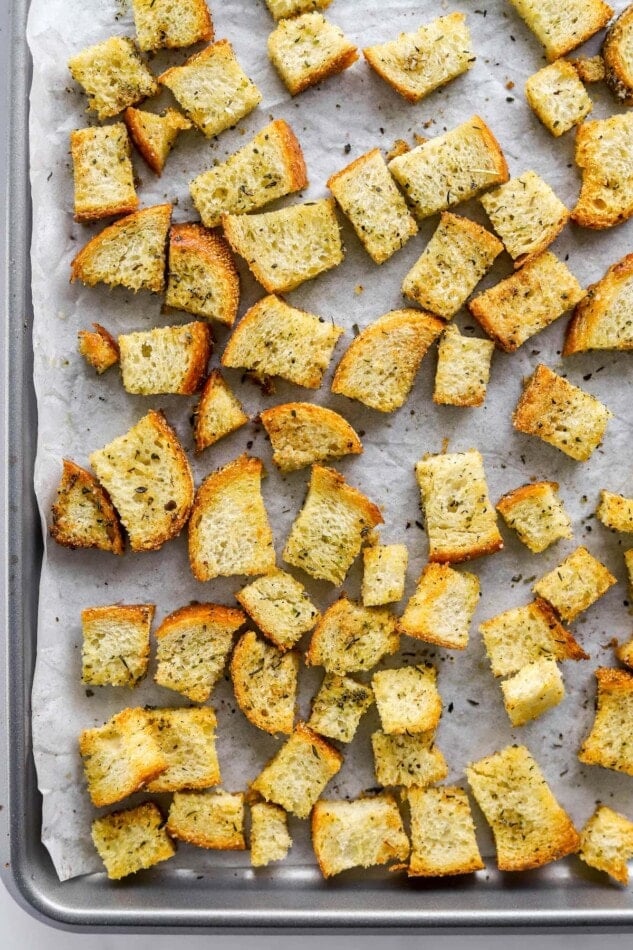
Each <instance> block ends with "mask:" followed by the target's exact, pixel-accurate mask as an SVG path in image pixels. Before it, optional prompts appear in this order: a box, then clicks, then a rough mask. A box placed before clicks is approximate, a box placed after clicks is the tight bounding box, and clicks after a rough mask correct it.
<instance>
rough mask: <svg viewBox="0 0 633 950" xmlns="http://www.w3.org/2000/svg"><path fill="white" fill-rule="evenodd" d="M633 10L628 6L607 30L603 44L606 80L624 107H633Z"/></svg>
mask: <svg viewBox="0 0 633 950" xmlns="http://www.w3.org/2000/svg"><path fill="white" fill-rule="evenodd" d="M632 44H633V8H632V7H630V6H628V7H627V8H626V9H625V10H623V12H622V13H621V14H620V16H619V17H618V18H617V20H614V22H613V23H612V24H611V26H610V27H609V29H608V30H607V35H606V36H605V38H604V43H603V44H602V56H603V60H604V78H605V79H606V81H607V85H608V87H609V89H610V90H611V92H612V93H613V94H614V96H615V97H616V99H617V100H618V102H620V103H621V104H622V105H625V106H630V105H633V58H632V56H631V48H632Z"/></svg>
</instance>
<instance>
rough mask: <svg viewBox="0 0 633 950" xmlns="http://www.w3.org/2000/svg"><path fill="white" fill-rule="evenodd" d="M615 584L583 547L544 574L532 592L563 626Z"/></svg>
mask: <svg viewBox="0 0 633 950" xmlns="http://www.w3.org/2000/svg"><path fill="white" fill-rule="evenodd" d="M615 583H616V579H615V577H614V576H613V574H612V573H611V572H610V571H609V570H608V569H607V568H606V567H605V566H604V564H601V563H600V561H598V560H596V558H595V557H593V555H591V554H590V553H589V551H588V550H587V549H586V548H583V547H579V548H576V550H575V551H574V552H573V553H572V554H570V555H568V556H567V557H566V558H565V560H564V561H562V562H561V563H560V564H559V565H558V567H555V568H554V570H553V571H550V572H549V573H548V574H545V575H544V576H543V577H541V578H540V580H538V581H537V582H536V584H534V586H533V588H532V590H533V591H534V593H535V594H537V595H538V596H539V597H542V598H543V600H546V601H547V602H548V603H549V604H551V605H552V607H553V608H554V610H555V611H556V612H557V614H558V615H559V616H560V617H561V618H562V619H563V620H564V621H566V622H567V623H570V622H571V621H572V620H574V619H575V618H576V617H577V616H578V614H580V613H582V612H583V611H584V610H587V608H588V607H591V605H592V604H594V603H595V602H596V601H597V600H598V599H599V598H600V597H602V595H603V594H606V592H607V591H608V590H609V588H610V587H612V586H613V585H614V584H615Z"/></svg>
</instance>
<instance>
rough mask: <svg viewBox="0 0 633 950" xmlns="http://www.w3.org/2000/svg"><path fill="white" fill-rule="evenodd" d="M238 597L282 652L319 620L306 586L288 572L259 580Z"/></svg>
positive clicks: (275, 573) (250, 615) (277, 572)
mask: <svg viewBox="0 0 633 950" xmlns="http://www.w3.org/2000/svg"><path fill="white" fill-rule="evenodd" d="M235 598H236V600H237V601H238V602H239V604H240V605H241V606H242V607H243V608H244V610H245V611H246V613H247V614H248V615H249V617H252V618H253V620H254V621H255V623H256V624H257V626H258V627H259V629H260V630H261V631H262V633H263V634H264V636H266V637H268V639H269V640H270V641H271V642H272V643H274V644H275V646H276V647H278V649H279V650H281V651H282V652H283V651H284V650H289V649H290V647H293V646H294V645H295V643H297V642H298V641H299V640H300V639H301V637H302V636H303V634H304V633H307V632H308V630H312V628H313V627H314V625H315V624H316V622H317V620H318V619H319V611H318V610H317V609H316V607H315V606H314V604H313V603H312V601H311V600H310V597H309V595H308V592H307V590H306V589H305V587H304V586H303V584H300V583H299V581H297V580H295V578H294V577H292V575H291V574H286V573H285V571H273V572H272V573H271V574H267V575H265V576H264V577H258V578H257V580H256V581H253V583H252V584H248V586H247V587H243V588H242V590H240V591H238V592H237V593H236V595H235Z"/></svg>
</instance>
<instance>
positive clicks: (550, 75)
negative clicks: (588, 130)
mask: <svg viewBox="0 0 633 950" xmlns="http://www.w3.org/2000/svg"><path fill="white" fill-rule="evenodd" d="M525 98H526V99H527V101H528V105H529V106H530V108H531V109H532V111H533V112H534V114H535V115H536V117H537V118H538V119H540V121H541V122H542V123H543V125H544V126H545V128H546V129H547V131H548V132H551V133H552V135H554V136H556V137H558V136H559V135H563V134H564V133H565V132H568V131H569V130H570V129H571V128H572V127H573V126H574V125H578V123H579V122H582V120H583V119H584V118H585V116H587V115H588V114H589V113H590V112H591V110H592V109H593V102H592V101H591V99H590V98H589V95H588V94H587V90H586V89H585V87H584V86H583V84H582V82H581V81H580V78H579V76H578V72H577V71H576V70H575V69H574V67H573V66H572V64H571V63H568V62H567V60H565V59H559V60H557V61H556V62H555V63H551V65H549V66H544V67H543V69H539V71H538V72H537V73H534V75H533V76H530V77H529V79H528V80H527V82H526V83H525ZM548 243H550V242H548ZM545 247H547V244H546V245H545Z"/></svg>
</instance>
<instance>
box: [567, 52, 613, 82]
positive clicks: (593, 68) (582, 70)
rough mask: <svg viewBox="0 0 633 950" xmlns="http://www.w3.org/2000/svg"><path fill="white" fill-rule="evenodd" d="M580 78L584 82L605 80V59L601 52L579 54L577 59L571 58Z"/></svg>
mask: <svg viewBox="0 0 633 950" xmlns="http://www.w3.org/2000/svg"><path fill="white" fill-rule="evenodd" d="M569 62H570V63H571V64H572V66H573V67H574V69H575V70H576V72H577V73H578V78H579V79H580V80H581V81H582V82H584V83H591V82H603V80H604V79H605V65H604V59H603V58H602V56H600V54H598V55H597V56H579V57H578V58H577V59H570V60H569Z"/></svg>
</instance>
